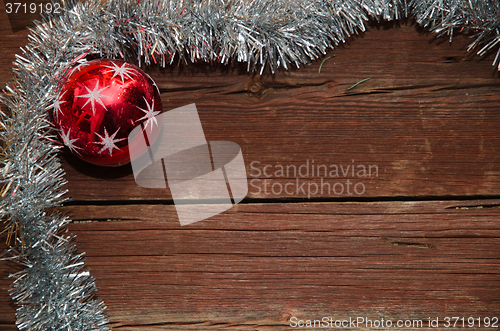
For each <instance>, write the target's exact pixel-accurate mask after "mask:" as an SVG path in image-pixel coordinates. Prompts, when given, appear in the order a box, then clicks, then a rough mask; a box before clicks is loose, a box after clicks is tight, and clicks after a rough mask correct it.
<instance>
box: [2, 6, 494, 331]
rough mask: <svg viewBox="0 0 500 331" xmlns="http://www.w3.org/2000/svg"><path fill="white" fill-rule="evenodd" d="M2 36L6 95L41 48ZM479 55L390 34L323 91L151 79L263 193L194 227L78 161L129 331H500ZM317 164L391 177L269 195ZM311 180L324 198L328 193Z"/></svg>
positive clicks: (322, 85)
mask: <svg viewBox="0 0 500 331" xmlns="http://www.w3.org/2000/svg"><path fill="white" fill-rule="evenodd" d="M0 6H3V4H2V5H0ZM1 8H2V11H1V14H0V15H2V16H0V18H2V19H3V20H4V21H6V15H5V11H3V9H4V7H1ZM0 32H2V34H3V36H2V37H1V38H0V40H1V41H0V42H1V46H2V47H1V49H0V52H1V54H2V56H0V83H1V84H2V85H4V84H5V82H6V81H7V80H9V79H10V78H11V62H12V61H13V59H14V53H15V52H17V49H18V47H20V46H22V45H24V44H25V37H26V31H20V32H12V31H11V30H10V28H9V27H8V25H7V24H4V25H2V26H1V27H0ZM468 41H469V40H467V39H466V38H465V37H457V38H455V40H454V42H453V44H451V45H450V44H448V43H447V42H436V41H435V40H433V37H432V35H430V34H426V33H423V32H422V31H420V30H419V29H418V28H416V27H415V26H413V25H412V24H409V23H402V24H401V25H390V26H382V25H379V26H372V27H371V28H370V29H369V31H368V32H366V33H365V34H364V36H362V37H355V38H353V39H352V40H351V41H350V43H349V45H346V46H344V47H340V48H339V49H336V50H334V51H332V52H331V54H335V57H334V58H331V59H329V60H327V61H326V62H325V63H324V65H323V68H322V71H321V73H320V74H318V69H319V65H320V61H318V62H315V63H314V64H312V65H311V66H306V67H305V68H301V69H300V70H292V71H290V72H287V73H279V74H277V75H275V76H263V77H260V76H258V75H253V74H247V73H246V72H245V71H244V67H242V66H236V67H235V68H227V67H217V68H212V67H209V66H207V65H190V66H180V67H172V68H167V69H164V70H158V69H154V68H150V69H148V72H149V73H150V74H151V75H152V76H153V78H154V79H155V81H156V82H157V84H158V85H159V87H160V88H161V90H162V100H163V102H164V108H165V109H166V110H168V109H173V108H176V107H179V106H183V105H185V104H188V103H193V102H194V103H196V105H197V107H198V110H199V114H200V118H201V121H202V124H203V128H204V130H205V134H206V136H207V140H209V141H213V140H228V141H234V142H236V143H238V144H239V145H240V146H241V148H242V151H243V156H244V159H245V164H246V167H247V174H248V176H249V179H256V180H260V182H258V181H254V185H255V186H256V187H259V188H260V189H261V192H260V193H259V192H258V189H257V188H256V187H254V186H250V187H249V194H248V198H247V199H246V200H245V201H244V202H243V203H242V204H239V205H237V206H236V207H234V208H233V209H231V210H229V211H227V212H225V213H223V214H221V215H218V216H215V217H212V218H210V219H209V220H205V221H203V222H199V223H195V224H193V225H190V226H186V227H180V226H179V225H178V220H177V216H176V213H175V209H174V206H173V205H172V201H171V196H170V193H169V191H168V190H147V189H142V188H140V187H138V186H137V185H136V184H135V183H134V181H133V176H132V172H131V169H130V167H122V168H118V169H103V168H97V167H93V166H89V165H86V164H84V163H82V162H81V161H79V160H78V159H76V158H75V157H73V156H71V155H67V154H65V155H64V156H62V162H63V166H64V169H65V170H66V171H67V179H68V181H69V183H68V185H67V188H68V189H69V196H71V197H73V198H74V201H73V202H72V203H70V204H68V206H66V207H65V210H66V211H67V212H68V214H69V215H70V216H71V217H72V219H74V220H75V223H73V224H71V225H70V231H71V232H72V233H75V234H76V235H77V239H78V242H79V243H80V244H81V247H80V250H81V251H84V252H86V254H87V256H88V259H87V264H88V267H89V269H90V271H91V272H92V274H93V275H94V276H95V277H96V282H97V285H98V287H99V288H100V290H99V292H98V296H99V297H100V298H102V299H103V300H104V301H105V303H106V304H107V306H108V307H109V313H110V320H111V322H112V325H113V327H114V328H116V329H118V330H164V329H174V330H188V329H189V330H209V329H214V330H215V329H217V330H220V329H228V328H231V329H236V330H285V329H290V328H289V320H290V318H291V317H293V316H296V317H299V318H302V319H320V318H322V317H325V316H328V317H329V316H331V317H333V318H339V319H344V318H349V317H352V318H356V317H358V316H360V317H361V316H364V317H370V318H373V319H381V318H384V319H393V320H397V319H422V320H425V321H427V320H428V318H429V317H430V318H435V317H440V318H443V317H445V316H464V317H466V318H468V317H469V316H473V317H487V316H490V317H492V316H495V315H496V316H497V317H500V316H498V311H499V310H500V302H499V301H500V286H499V285H500V274H499V267H500V222H499V216H500V208H499V205H500V153H499V152H500V119H499V118H500V116H498V115H499V108H500V93H499V92H500V80H499V77H498V74H497V73H496V72H495V71H494V70H493V69H492V67H491V60H492V58H491V57H489V58H487V59H479V58H477V57H474V56H470V55H468V54H467V53H466V52H465V45H466V44H467V42H468ZM368 77H370V78H371V79H370V80H369V81H367V82H364V83H362V84H360V85H359V86H357V87H356V88H354V89H352V90H348V87H350V86H351V85H353V84H354V83H356V82H358V81H360V80H362V79H364V78H368ZM307 160H309V162H311V161H312V160H314V161H315V164H323V165H328V166H330V165H338V166H341V165H342V166H344V167H346V166H348V165H352V161H353V160H354V164H356V165H376V166H377V167H378V176H372V177H368V178H360V177H359V176H352V174H347V173H346V176H345V177H344V176H342V174H341V176H340V177H339V178H336V177H334V178H324V180H328V181H330V182H331V183H332V184H333V183H336V182H341V183H344V184H345V183H346V180H351V181H353V182H356V183H357V182H361V183H363V185H365V187H366V190H365V192H364V193H363V194H362V195H356V194H353V195H349V194H347V193H345V192H344V193H343V194H314V195H313V196H311V198H312V199H313V200H308V199H307V198H306V196H305V195H304V194H302V193H299V194H286V193H281V194H274V193H272V194H265V193H263V189H264V186H263V185H264V179H265V180H268V181H269V182H268V185H269V186H271V185H273V184H279V185H284V184H286V183H289V182H290V181H294V180H296V178H295V177H294V176H285V177H276V176H271V177H270V178H267V177H265V176H263V175H262V174H261V175H260V176H259V175H258V174H257V172H256V170H255V169H252V167H251V166H250V164H251V162H253V161H259V162H260V165H258V166H256V167H257V168H260V169H261V170H262V168H263V166H265V165H272V166H273V167H276V166H277V165H282V166H285V167H286V166H287V165H295V166H296V167H299V166H300V165H303V164H304V163H306V162H307ZM299 179H300V180H301V181H303V182H305V183H306V185H307V184H310V183H316V184H318V183H320V181H321V176H313V175H309V176H307V177H299ZM249 183H250V182H249ZM259 185H260V186H259ZM306 195H307V194H306ZM2 245H3V244H2ZM4 247H5V246H4V245H3V246H0V249H3V248H4ZM17 268H18V267H17V266H14V265H12V264H11V263H6V262H0V329H1V330H15V327H14V321H15V307H14V304H13V302H12V300H11V299H10V298H9V297H8V295H7V290H8V288H9V284H10V283H11V281H12V280H11V279H6V277H7V275H8V274H9V273H12V272H14V271H15V270H17ZM424 325H425V324H424ZM441 327H443V324H441ZM360 329H362V328H360ZM443 329H445V328H444V327H443Z"/></svg>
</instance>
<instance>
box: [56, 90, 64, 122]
mask: <svg viewBox="0 0 500 331" xmlns="http://www.w3.org/2000/svg"><path fill="white" fill-rule="evenodd" d="M66 92H67V91H64V93H63V94H60V95H59V96H58V97H57V98H56V99H55V100H54V104H53V108H54V116H55V118H56V119H59V113H61V115H64V114H63V112H62V110H61V105H62V104H63V103H65V102H66V101H61V98H62V97H63V95H65V94H66Z"/></svg>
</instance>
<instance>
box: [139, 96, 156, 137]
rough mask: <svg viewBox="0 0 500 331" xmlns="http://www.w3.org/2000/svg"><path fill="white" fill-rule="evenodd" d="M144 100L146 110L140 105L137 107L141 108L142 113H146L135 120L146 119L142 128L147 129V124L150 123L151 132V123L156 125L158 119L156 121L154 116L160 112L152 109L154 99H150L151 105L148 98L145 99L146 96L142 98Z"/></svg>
mask: <svg viewBox="0 0 500 331" xmlns="http://www.w3.org/2000/svg"><path fill="white" fill-rule="evenodd" d="M143 98H144V97H143ZM144 101H145V102H146V106H147V108H148V110H146V109H142V108H140V107H137V108H139V109H140V110H142V111H143V112H144V113H146V115H144V116H143V117H141V118H139V119H138V120H137V121H136V122H139V121H142V120H146V124H145V125H144V129H147V127H148V125H151V131H150V132H153V123H155V124H156V125H158V121H156V117H155V116H156V115H158V114H159V113H160V112H159V111H154V108H155V101H154V100H152V103H151V105H149V103H148V100H146V98H144Z"/></svg>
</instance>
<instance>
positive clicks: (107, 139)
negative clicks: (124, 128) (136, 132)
mask: <svg viewBox="0 0 500 331" xmlns="http://www.w3.org/2000/svg"><path fill="white" fill-rule="evenodd" d="M118 131H120V128H118V129H117V130H116V131H115V133H113V134H112V135H111V136H109V135H108V131H106V128H104V137H103V136H101V135H100V134H99V133H97V132H96V135H98V136H99V138H101V142H96V144H101V145H103V147H102V149H101V150H100V151H99V153H102V152H103V151H104V150H105V149H107V150H108V152H109V155H110V156H113V149H117V150H120V148H118V146H116V145H115V143H117V142H119V141H122V140H125V138H120V139H115V136H116V134H117V133H118Z"/></svg>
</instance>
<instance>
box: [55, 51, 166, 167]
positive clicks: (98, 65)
mask: <svg viewBox="0 0 500 331" xmlns="http://www.w3.org/2000/svg"><path fill="white" fill-rule="evenodd" d="M161 112H162V104H161V99H160V93H159V91H158V88H157V87H156V84H155V83H154V82H153V80H152V79H151V78H150V77H149V76H148V75H147V74H145V73H144V72H143V71H142V70H141V69H139V68H138V67H136V66H134V65H132V64H129V63H126V62H123V61H120V60H108V59H100V60H93V61H89V62H87V63H84V64H82V65H79V66H78V67H75V68H74V69H72V72H71V73H70V74H69V76H68V78H67V79H66V80H65V81H64V83H63V85H62V90H61V93H60V95H59V96H58V98H57V99H56V100H55V102H54V107H53V114H52V115H53V120H54V123H55V125H56V127H57V128H58V130H59V134H60V136H61V139H62V141H63V143H64V144H65V145H66V146H67V147H68V148H69V149H70V150H71V151H72V152H73V153H74V154H75V155H77V156H78V157H80V158H81V159H82V160H84V161H87V162H90V163H93V164H97V165H101V166H120V165H123V164H127V163H128V162H130V156H129V145H128V144H129V142H128V136H129V133H130V132H131V131H132V130H133V129H134V128H135V127H136V126H137V125H142V126H143V130H148V131H150V130H157V129H158V123H157V122H156V121H155V120H154V119H153V118H154V117H155V116H157V115H158V114H160V113H161ZM130 144H134V141H131V142H130ZM134 150H135V148H134Z"/></svg>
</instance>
